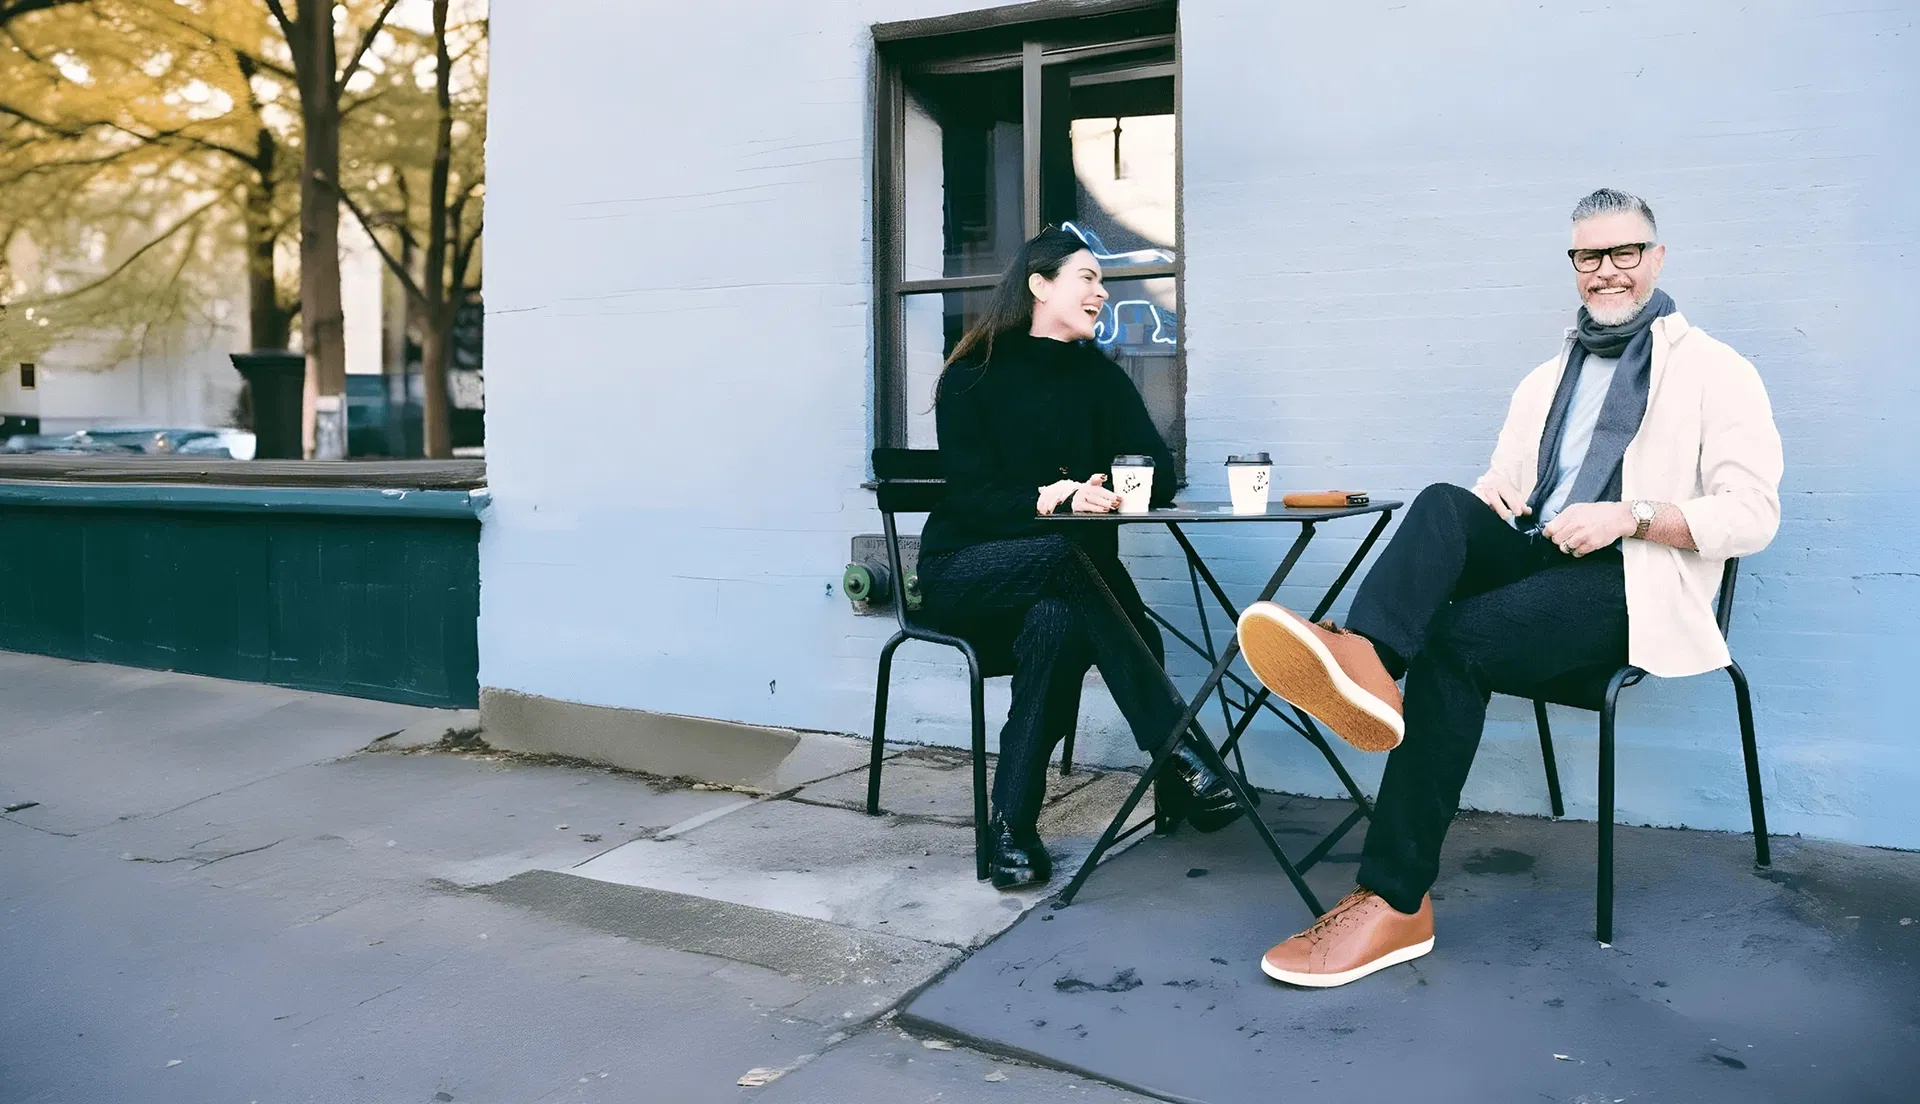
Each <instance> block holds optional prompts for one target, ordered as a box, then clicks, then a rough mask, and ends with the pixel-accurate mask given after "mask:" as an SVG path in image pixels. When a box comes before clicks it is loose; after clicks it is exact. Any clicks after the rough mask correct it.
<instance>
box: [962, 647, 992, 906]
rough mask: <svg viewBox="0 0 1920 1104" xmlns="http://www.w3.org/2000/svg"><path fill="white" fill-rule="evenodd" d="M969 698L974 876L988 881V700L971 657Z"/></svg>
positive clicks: (968, 660)
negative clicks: (971, 748)
mask: <svg viewBox="0 0 1920 1104" xmlns="http://www.w3.org/2000/svg"><path fill="white" fill-rule="evenodd" d="M967 694H968V698H969V702H968V704H969V705H970V706H971V709H972V714H973V868H974V872H973V876H974V877H975V878H978V879H979V880H981V881H983V882H984V881H986V880H987V876H988V874H987V697H986V687H985V683H984V681H983V680H982V679H981V677H980V663H979V661H978V660H976V659H975V658H974V657H973V655H972V653H967Z"/></svg>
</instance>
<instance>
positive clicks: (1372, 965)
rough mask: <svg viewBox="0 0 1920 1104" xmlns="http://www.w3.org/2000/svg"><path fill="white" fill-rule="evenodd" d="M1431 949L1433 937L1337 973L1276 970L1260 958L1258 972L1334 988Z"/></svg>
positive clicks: (1307, 986) (1307, 985) (1290, 981)
mask: <svg viewBox="0 0 1920 1104" xmlns="http://www.w3.org/2000/svg"><path fill="white" fill-rule="evenodd" d="M1432 950H1433V937H1432V936H1428V937H1427V939H1426V941H1425V942H1421V943H1415V944H1414V945H1412V946H1411V947H1402V948H1400V949H1399V950H1397V951H1393V952H1391V953H1389V954H1384V955H1381V956H1380V957H1379V958H1376V959H1374V960H1373V961H1372V962H1369V963H1367V964H1366V965H1365V966H1356V967H1354V968H1353V969H1351V970H1342V971H1341V972H1340V973H1337V974H1296V973H1294V972H1293V971H1292V970H1277V969H1275V968H1274V967H1273V966H1272V965H1270V964H1269V963H1268V962H1267V960H1266V959H1264V958H1262V959H1261V960H1260V972H1261V973H1263V974H1265V975H1267V976H1268V977H1270V978H1272V979H1273V980H1275V981H1284V982H1286V983H1287V984H1288V985H1298V986H1300V987H1302V988H1305V989H1334V988H1337V987H1339V986H1342V985H1346V984H1349V983H1350V982H1355V981H1359V980H1360V979H1361V978H1363V977H1366V976H1367V975H1368V974H1372V973H1378V972H1379V971H1381V970H1384V969H1386V968H1387V967H1389V966H1398V965H1400V964H1401V963H1402V962H1412V961H1413V960H1414V959H1416V958H1420V957H1421V956H1423V955H1426V954H1427V953H1429V952H1431V951H1432Z"/></svg>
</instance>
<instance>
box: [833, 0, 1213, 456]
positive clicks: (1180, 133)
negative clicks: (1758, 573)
mask: <svg viewBox="0 0 1920 1104" xmlns="http://www.w3.org/2000/svg"><path fill="white" fill-rule="evenodd" d="M1125 15H1148V16H1154V15H1159V16H1161V17H1163V18H1166V19H1168V21H1169V22H1171V24H1172V29H1171V30H1170V31H1168V32H1165V33H1154V34H1148V35H1135V36H1133V37H1131V38H1116V37H1115V36H1114V34H1113V33H1112V32H1111V31H1109V30H1106V29H1105V27H1104V26H1103V24H1104V23H1105V22H1106V21H1104V20H1102V19H1101V18H1100V17H1103V16H1125ZM873 37H874V45H875V50H874V74H873V76H874V81H873V103H874V111H873V126H874V131H873V142H872V149H873V203H872V206H873V212H872V213H873V351H874V353H873V379H872V396H873V408H872V409H873V418H872V426H871V433H872V440H873V444H874V445H875V446H876V447H892V448H903V447H905V446H906V445H907V429H908V423H909V421H910V417H909V413H908V410H907V350H906V334H905V327H904V321H903V304H904V301H905V299H906V297H907V296H909V295H926V294H930V293H939V292H956V291H979V290H983V289H989V288H992V287H993V286H994V285H995V284H996V283H998V282H999V279H1000V274H999V273H997V272H994V273H986V274H982V275H975V276H947V277H940V278H937V279H928V280H906V279H902V273H903V272H904V270H905V267H906V242H905V240H904V237H903V235H902V230H901V228H902V226H903V225H904V215H905V210H906V172H905V167H906V166H905V163H904V161H905V126H906V110H907V109H906V88H907V77H908V75H909V74H910V73H966V72H991V71H1000V70H1006V69H1016V68H1017V69H1019V70H1020V73H1021V123H1020V137H1021V165H1020V173H1021V183H1020V188H1021V200H1022V223H1023V225H1022V231H1023V232H1022V240H1025V239H1027V238H1031V237H1033V236H1034V235H1036V234H1038V233H1039V232H1040V229H1041V221H1040V213H1041V212H1040V201H1041V173H1042V168H1043V166H1042V163H1041V162H1042V157H1041V141H1042V137H1043V128H1042V126H1041V99H1042V93H1041V90H1042V74H1043V73H1044V71H1045V69H1046V68H1047V67H1048V66H1051V65H1061V64H1067V63H1073V62H1083V61H1086V60H1088V59H1090V58H1096V57H1100V56H1103V55H1106V54H1118V53H1126V52H1132V51H1138V50H1143V49H1152V48H1155V47H1160V48H1166V47H1171V48H1172V51H1173V63H1172V64H1173V114H1174V155H1173V156H1174V168H1173V188H1174V249H1173V254H1174V260H1173V262H1172V263H1158V264H1135V265H1115V266H1112V267H1109V268H1107V269H1105V271H1104V276H1105V278H1106V279H1107V280H1108V281H1119V280H1144V279H1162V278H1168V277H1171V278H1172V279H1173V281H1174V295H1175V296H1176V301H1177V302H1179V303H1180V304H1181V306H1182V313H1183V314H1184V308H1185V305H1186V298H1185V290H1186V249H1185V241H1186V202H1185V199H1186V190H1185V187H1184V180H1183V173H1184V162H1185V160H1186V159H1185V156H1184V152H1185V150H1184V145H1185V133H1186V132H1185V127H1183V126H1182V125H1181V122H1182V120H1183V118H1184V112H1183V111H1182V103H1181V94H1182V93H1181V86H1182V80H1181V64H1180V54H1181V51H1180V30H1179V19H1178V9H1177V6H1176V3H1175V0H1104V2H1102V0H1094V2H1087V0H1040V2H1038V3H1027V4H1018V5H1014V6H1012V7H1004V8H990V9H985V10H982V11H975V12H967V13H963V14H960V15H953V16H944V17H940V18H936V19H922V20H912V21H908V22H905V23H883V24H876V25H875V26H874V27H873ZM983 39H984V40H985V41H983ZM1182 333H1183V335H1184V327H1183V329H1182ZM1186 362H1187V348H1186V341H1185V339H1184V336H1183V338H1182V340H1181V342H1180V344H1179V346H1178V348H1177V349H1176V351H1175V355H1174V367H1173V370H1174V372H1175V373H1177V379H1178V380H1179V404H1180V405H1179V414H1178V416H1177V417H1176V418H1175V425H1176V427H1180V428H1182V429H1183V428H1184V425H1185V421H1186V413H1185V411H1186V372H1187V363H1186ZM1168 444H1169V445H1170V446H1172V447H1173V448H1174V449H1175V453H1176V455H1182V454H1184V452H1185V447H1184V446H1185V442H1184V441H1180V442H1173V441H1169V442H1168Z"/></svg>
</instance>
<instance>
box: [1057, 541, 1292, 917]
mask: <svg viewBox="0 0 1920 1104" xmlns="http://www.w3.org/2000/svg"><path fill="white" fill-rule="evenodd" d="M1167 528H1169V529H1171V530H1173V533H1174V537H1175V538H1176V539H1177V540H1179V542H1180V544H1181V546H1182V547H1183V548H1185V549H1186V550H1187V552H1188V555H1189V556H1190V557H1192V558H1193V559H1194V560H1198V559H1199V554H1198V553H1197V552H1194V551H1193V545H1192V543H1191V542H1190V541H1188V540H1187V538H1186V534H1185V533H1182V532H1181V531H1180V528H1179V526H1177V525H1174V524H1171V523H1169V524H1168V526H1167ZM1312 539H1313V524H1312V523H1311V522H1309V523H1307V524H1304V525H1302V526H1301V527H1300V535H1299V536H1298V537H1296V538H1295V539H1294V542H1293V546H1292V547H1291V548H1289V549H1288V550H1287V554H1286V556H1285V557H1284V558H1283V559H1282V560H1281V562H1280V566H1279V567H1277V568H1275V569H1274V572H1273V575H1272V577H1271V578H1269V579H1268V580H1267V585H1266V587H1265V589H1263V590H1262V591H1261V592H1260V600H1261V601H1265V600H1267V599H1268V598H1271V597H1272V596H1273V595H1274V593H1275V592H1277V591H1278V590H1279V589H1280V584H1281V583H1282V582H1284V581H1285V580H1286V577H1287V574H1288V573H1289V572H1291V571H1292V570H1293V566H1294V564H1296V563H1298V562H1299V560H1300V556H1301V554H1302V553H1303V552H1305V551H1306V548H1307V544H1308V542H1310V541H1311V540H1312ZM1074 551H1075V554H1076V555H1077V556H1078V557H1079V559H1080V561H1081V569H1082V570H1084V571H1086V572H1088V574H1089V575H1091V576H1092V579H1093V582H1094V585H1095V586H1096V587H1098V588H1099V590H1100V593H1101V594H1103V595H1105V596H1106V599H1107V601H1109V602H1111V603H1112V604H1113V608H1114V610H1115V611H1116V612H1117V613H1119V614H1120V621H1121V623H1122V624H1124V625H1126V626H1127V629H1128V632H1129V633H1131V635H1132V636H1133V642H1134V646H1135V647H1137V648H1139V649H1140V650H1141V651H1142V652H1145V653H1147V654H1152V649H1151V648H1148V647H1147V642H1146V640H1145V639H1143V638H1142V637H1141V636H1140V632H1139V630H1138V629H1136V628H1134V626H1133V621H1132V620H1131V619H1130V618H1128V617H1127V616H1126V612H1125V610H1124V609H1123V608H1122V607H1121V605H1120V600H1119V599H1118V598H1115V597H1114V595H1113V591H1112V590H1111V589H1109V588H1108V586H1107V583H1106V580H1105V579H1103V578H1101V577H1100V572H1099V571H1098V570H1096V569H1095V568H1094V566H1093V563H1092V562H1091V561H1090V560H1088V559H1087V558H1086V553H1085V552H1083V551H1081V550H1080V549H1077V548H1076V549H1075V550H1074ZM1201 570H1202V571H1203V572H1204V573H1205V575H1206V579H1207V585H1208V586H1209V587H1210V588H1211V589H1212V590H1213V591H1214V596H1215V598H1217V599H1219V600H1221V601H1222V602H1223V603H1224V604H1226V605H1227V607H1228V608H1229V609H1231V608H1232V604H1231V603H1227V602H1225V593H1224V592H1223V591H1221V590H1220V584H1219V583H1218V582H1217V581H1215V580H1214V579H1213V576H1212V573H1211V572H1205V568H1204V564H1203V566H1202V568H1201ZM1239 654H1240V642H1239V640H1238V639H1231V640H1229V641H1228V643H1227V647H1226V650H1225V651H1224V652H1223V653H1222V655H1221V656H1220V658H1219V659H1218V660H1217V661H1215V663H1214V665H1213V670H1212V671H1211V672H1209V673H1208V675H1207V679H1206V682H1204V683H1202V684H1201V687H1200V691H1199V693H1198V694H1196V695H1194V697H1193V698H1192V699H1191V700H1187V699H1185V698H1183V697H1182V696H1181V694H1180V689H1179V687H1177V686H1175V685H1174V684H1173V680H1172V679H1171V678H1168V677H1167V676H1166V674H1165V672H1164V671H1162V673H1161V678H1162V679H1163V680H1164V681H1165V682H1166V685H1167V689H1168V690H1169V692H1171V693H1172V694H1173V695H1174V700H1175V701H1183V702H1185V708H1184V709H1183V710H1182V712H1181V714H1180V721H1179V723H1178V724H1176V725H1175V726H1174V729H1173V732H1172V733H1171V734H1170V735H1169V736H1168V737H1167V739H1166V740H1165V741H1163V742H1162V743H1161V745H1160V748H1159V750H1157V751H1156V752H1155V753H1154V756H1153V762H1152V763H1151V764H1150V765H1149V766H1148V767H1147V770H1146V772H1145V773H1143V774H1142V775H1141V776H1140V781H1139V782H1137V783H1135V784H1134V787H1133V790H1132V792H1131V793H1129V794H1128V795H1127V800H1126V801H1125V802H1123V803H1122V804H1121V806H1120V811H1119V812H1118V813H1117V814H1115V816H1114V818H1113V820H1112V821H1110V822H1109V823H1108V824H1107V827H1106V830H1105V831H1103V832H1102V833H1101V834H1100V839H1099V841H1098V842H1096V843H1095V844H1094V847H1093V850H1092V851H1091V852H1089V853H1088V855H1087V857H1086V859H1085V861H1083V862H1082V863H1081V864H1080V869H1079V870H1078V871H1077V872H1076V873H1075V874H1074V876H1073V880H1072V881H1071V882H1069V883H1067V888H1066V890H1065V891H1064V892H1062V893H1061V895H1060V900H1058V901H1057V902H1055V903H1054V907H1055V908H1064V907H1066V906H1067V905H1070V904H1072V903H1073V899H1074V897H1075V896H1076V895H1077V894H1078V893H1079V892H1080V887H1081V886H1083V885H1085V884H1086V881H1087V878H1088V876H1089V875H1091V874H1092V873H1093V868H1094V867H1096V866H1098V865H1099V864H1100V859H1101V857H1102V856H1104V855H1105V854H1106V852H1107V849H1108V848H1110V847H1112V846H1113V844H1114V840H1115V839H1116V838H1118V836H1119V834H1120V831H1121V828H1122V826H1124V825H1125V824H1126V821H1127V818H1128V817H1129V816H1132V815H1133V810H1134V809H1135V808H1136V807H1138V806H1139V804H1140V798H1141V797H1142V796H1144V795H1145V794H1146V792H1147V787H1148V786H1151V785H1153V782H1154V780H1155V779H1156V778H1158V777H1159V776H1160V771H1161V770H1162V769H1163V768H1164V767H1165V766H1166V762H1167V758H1168V757H1169V756H1171V755H1172V754H1173V750H1174V748H1176V747H1178V746H1179V743H1180V739H1181V737H1182V736H1184V735H1185V734H1186V733H1187V731H1188V730H1189V729H1191V730H1192V731H1193V732H1194V736H1195V738H1194V741H1193V742H1194V745H1195V748H1196V750H1197V751H1199V752H1200V754H1201V757H1202V758H1203V759H1204V760H1207V765H1208V767H1210V768H1211V769H1213V770H1215V771H1218V772H1220V773H1221V774H1222V775H1223V776H1225V777H1226V780H1227V785H1228V786H1229V787H1230V788H1231V789H1232V790H1233V792H1234V800H1235V801H1236V802H1238V803H1239V805H1240V808H1241V809H1242V810H1243V811H1244V812H1245V813H1246V814H1247V816H1248V818H1249V819H1251V820H1252V821H1253V823H1254V830H1255V831H1256V832H1258V833H1259V835H1260V838H1261V841H1262V842H1263V843H1265V844H1266V845H1267V849H1268V850H1269V851H1271V852H1272V853H1273V857H1274V859H1275V860H1276V861H1278V862H1279V863H1280V867H1281V869H1282V870H1284V871H1286V874H1287V878H1288V880H1289V881H1291V882H1292V883H1293V886H1294V889H1295V890H1297V891H1298V892H1299V893H1300V896H1301V899H1302V900H1303V901H1305V902H1307V905H1308V907H1309V908H1311V909H1313V912H1314V915H1315V916H1318V915H1319V914H1320V912H1321V909H1320V902H1319V898H1317V897H1315V896H1314V894H1313V890H1311V889H1309V888H1308V887H1307V883H1306V882H1305V881H1303V880H1302V879H1301V877H1300V872H1299V870H1298V869H1297V868H1295V867H1294V865H1293V862H1292V861H1291V860H1289V859H1288V858H1287V856H1286V852H1285V851H1283V850H1282V849H1281V848H1280V842H1279V841H1278V840H1276V839H1275V838H1274V836H1273V831H1272V830H1271V829H1269V828H1268V827H1267V825H1266V822H1265V821H1263V820H1261V819H1260V813H1259V810H1258V809H1257V808H1256V807H1255V806H1254V804H1253V802H1252V801H1251V800H1250V799H1249V797H1248V794H1247V787H1245V786H1244V785H1242V784H1241V782H1240V780H1239V779H1238V778H1236V777H1234V776H1233V772H1232V771H1230V770H1228V769H1227V765H1226V762H1225V761H1224V760H1222V759H1221V758H1220V755H1219V753H1218V752H1217V751H1216V750H1215V749H1214V747H1213V743H1212V741H1210V740H1208V739H1207V736H1206V733H1205V731H1203V730H1202V729H1201V728H1200V727H1199V725H1198V723H1197V718H1198V716H1199V713H1200V707H1201V705H1202V703H1204V702H1205V701H1206V700H1207V697H1208V696H1209V695H1211V694H1212V693H1213V692H1214V691H1215V690H1216V689H1217V688H1218V687H1219V685H1220V680H1221V678H1222V677H1223V676H1224V675H1225V674H1226V670H1227V668H1228V667H1229V666H1231V665H1232V664H1233V661H1234V659H1235V658H1237V657H1238V656H1239ZM1251 715H1252V713H1251V711H1249V713H1248V714H1247V716H1248V717H1250V716H1251ZM1245 720H1246V718H1244V717H1243V718H1242V723H1243V724H1244V723H1245Z"/></svg>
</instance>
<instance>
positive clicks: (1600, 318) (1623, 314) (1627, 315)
mask: <svg viewBox="0 0 1920 1104" xmlns="http://www.w3.org/2000/svg"><path fill="white" fill-rule="evenodd" d="M1652 299H1653V289H1652V288H1648V289H1647V293H1646V294H1645V295H1636V296H1634V298H1633V299H1632V301H1631V302H1629V303H1628V304H1627V305H1626V306H1624V307H1622V308H1621V309H1620V313H1618V314H1614V313H1613V312H1611V311H1609V312H1608V313H1606V314H1602V313H1601V312H1599V311H1597V310H1594V309H1593V304H1592V303H1588V304H1587V305H1586V306H1587V314H1588V315H1589V316H1591V317H1592V318H1593V320H1594V321H1595V322H1598V323H1600V324H1601V325H1602V326H1618V325H1621V324H1623V323H1626V322H1631V321H1633V316H1634V315H1636V314H1639V313H1640V311H1641V309H1642V308H1644V307H1645V306H1646V305H1647V303H1648V302H1650V301H1652Z"/></svg>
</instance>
